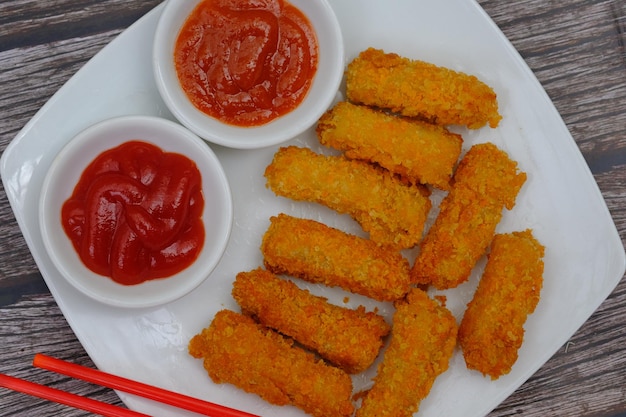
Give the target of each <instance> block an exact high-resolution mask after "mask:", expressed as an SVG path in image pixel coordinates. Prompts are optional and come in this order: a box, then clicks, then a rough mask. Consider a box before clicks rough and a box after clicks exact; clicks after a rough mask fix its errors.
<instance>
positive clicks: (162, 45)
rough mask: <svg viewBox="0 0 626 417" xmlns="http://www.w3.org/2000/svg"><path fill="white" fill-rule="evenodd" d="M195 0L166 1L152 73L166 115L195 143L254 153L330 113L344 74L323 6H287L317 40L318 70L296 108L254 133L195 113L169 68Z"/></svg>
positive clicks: (297, 0) (300, 1) (331, 20)
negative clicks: (190, 133)
mask: <svg viewBox="0 0 626 417" xmlns="http://www.w3.org/2000/svg"><path fill="white" fill-rule="evenodd" d="M200 1H201V0H168V2H167V4H166V5H165V8H164V9H163V14H162V15H161V17H160V20H159V23H158V25H157V29H156V34H155V38H154V47H153V68H154V76H155V80H156V84H157V87H158V90H159V92H160V94H161V97H162V98H163V100H164V101H165V104H166V105H167V107H168V108H169V110H170V111H171V112H172V114H173V115H174V116H175V117H176V118H177V119H178V120H179V121H180V122H181V123H182V124H183V125H185V126H186V127H188V128H189V129H190V130H192V131H193V132H195V133H196V134H197V135H199V136H200V137H201V138H203V139H205V140H207V141H209V142H213V143H216V144H219V145H223V146H227V147H230V148H237V149H256V148H263V147H267V146H271V145H276V144H279V143H282V142H285V141H287V140H289V139H292V138H294V137H296V136H298V135H299V134H300V133H302V132H304V131H305V130H307V129H308V128H310V127H311V126H313V125H314V124H315V123H316V122H317V120H318V119H319V118H320V116H321V115H322V114H323V113H324V111H326V110H327V109H328V107H330V105H331V104H332V102H333V100H334V99H335V97H336V95H337V91H338V89H339V85H340V83H341V79H342V77H343V73H344V62H345V59H344V46H343V37H342V34H341V29H340V27H339V22H338V20H337V18H336V16H335V14H334V12H333V10H332V8H331V7H330V5H329V4H328V2H327V1H326V0H314V1H312V0H290V3H291V4H292V5H294V6H296V7H297V8H299V9H300V10H301V11H302V12H303V13H304V14H305V15H306V16H307V17H308V18H309V21H310V22H311V24H312V25H313V28H314V30H315V32H316V34H317V40H318V46H319V61H318V68H317V72H316V75H315V78H314V80H313V84H312V86H311V88H310V90H309V92H308V94H307V96H306V97H305V99H304V100H303V102H302V103H300V105H299V106H298V107H297V108H296V109H295V110H293V111H291V112H290V113H287V114H285V115H283V116H282V117H279V118H277V119H274V120H273V121H271V122H269V123H267V124H265V125H261V126H255V127H237V126H233V125H228V124H225V123H222V122H220V121H218V120H217V119H214V118H212V117H210V116H208V115H206V114H205V113H203V112H202V111H200V110H198V109H197V108H196V107H194V105H193V104H192V103H191V101H189V99H188V98H187V96H186V95H185V92H184V91H183V89H182V87H181V86H180V83H179V81H178V77H177V75H176V69H175V67H174V58H173V57H174V45H175V42H176V39H177V37H178V34H179V32H180V29H181V27H182V25H183V24H184V22H185V21H186V19H187V17H188V15H189V14H190V13H191V12H192V10H193V9H194V8H195V7H196V5H197V4H198V3H199V2H200Z"/></svg>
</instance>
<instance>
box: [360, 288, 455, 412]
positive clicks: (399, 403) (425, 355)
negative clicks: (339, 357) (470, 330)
mask: <svg viewBox="0 0 626 417" xmlns="http://www.w3.org/2000/svg"><path fill="white" fill-rule="evenodd" d="M395 304H396V311H395V313H394V315H393V324H392V326H393V327H392V330H391V341H390V343H389V347H388V348H387V350H386V351H385V353H384V357H383V360H382V362H381V364H380V365H379V367H378V373H377V374H376V376H375V377H374V386H373V387H372V388H371V389H370V390H369V391H368V392H367V393H366V394H365V397H364V398H363V403H362V406H361V407H360V408H359V409H358V410H357V412H356V417H411V416H412V415H413V413H415V412H417V410H418V408H419V405H420V402H421V401H422V400H423V399H424V398H426V396H427V395H428V394H429V392H430V389H431V388H432V385H433V383H434V382H435V379H436V378H437V376H439V375H440V374H442V373H443V372H445V371H446V370H447V369H448V365H449V362H450V358H451V357H452V354H453V353H454V347H455V344H456V337H457V325H456V320H455V318H454V316H453V315H452V313H450V311H449V310H448V309H447V308H445V307H443V306H441V305H440V304H439V303H438V302H436V301H435V300H432V299H431V298H429V297H428V295H427V294H426V293H425V292H424V291H422V290H420V289H417V288H413V289H412V290H411V291H410V292H409V293H408V295H407V297H406V299H405V300H402V301H397V302H396V303H395Z"/></svg>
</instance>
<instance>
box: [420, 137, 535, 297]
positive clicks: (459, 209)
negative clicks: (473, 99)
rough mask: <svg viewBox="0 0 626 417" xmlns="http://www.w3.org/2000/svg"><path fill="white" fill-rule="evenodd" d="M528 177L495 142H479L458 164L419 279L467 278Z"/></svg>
mask: <svg viewBox="0 0 626 417" xmlns="http://www.w3.org/2000/svg"><path fill="white" fill-rule="evenodd" d="M525 181H526V174H525V173H523V172H518V169H517V163H516V162H515V161H513V160H511V159H509V157H508V155H507V154H506V153H505V152H504V151H502V150H500V149H498V148H497V147H496V146H495V145H494V144H492V143H484V144H479V145H474V146H473V147H472V148H470V150H469V151H468V152H467V154H466V155H465V156H464V157H463V159H462V160H461V162H460V163H459V167H458V168H457V171H456V173H455V174H454V178H453V185H452V189H451V191H450V193H449V194H448V195H447V196H446V197H445V198H444V199H443V201H442V202H441V204H440V206H439V207H440V212H439V215H438V216H437V218H436V219H435V223H434V224H433V225H432V226H431V228H430V229H429V231H428V233H427V234H426V236H425V237H424V240H423V241H422V243H421V245H420V253H419V254H418V255H417V258H416V260H415V263H414V264H413V268H412V269H411V280H412V282H413V283H415V284H426V285H434V286H435V287H436V288H437V289H447V288H454V287H456V286H458V285H459V284H461V283H462V282H464V281H466V280H467V279H468V278H469V276H470V273H471V271H472V268H474V266H475V264H476V262H477V261H478V259H480V257H481V256H482V255H483V254H484V253H485V251H486V249H487V248H488V247H489V244H490V243H491V240H492V239H493V236H494V234H495V230H496V226H497V225H498V223H499V222H500V220H501V218H502V211H503V208H504V207H506V208H507V209H509V210H510V209H512V208H513V206H514V205H515V199H516V197H517V194H518V192H519V190H520V188H521V187H522V185H523V184H524V182H525Z"/></svg>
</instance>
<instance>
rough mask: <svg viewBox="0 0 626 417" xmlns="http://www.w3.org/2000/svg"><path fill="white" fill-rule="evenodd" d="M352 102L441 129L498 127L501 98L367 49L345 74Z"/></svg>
mask: <svg viewBox="0 0 626 417" xmlns="http://www.w3.org/2000/svg"><path fill="white" fill-rule="evenodd" d="M346 93H347V98H348V100H350V101H352V102H355V103H360V104H366V105H370V106H375V107H380V108H385V109H390V110H391V111H393V112H397V113H400V114H402V115H403V116H408V117H418V118H421V119H424V120H427V121H429V122H431V123H436V124H439V125H465V126H467V127H469V128H470V129H476V128H480V127H482V126H484V125H485V124H487V123H489V126H491V127H496V126H497V125H498V123H499V122H500V120H501V119H502V116H500V114H499V113H498V102H497V98H496V93H495V92H494V91H493V89H492V88H491V87H489V86H488V85H487V84H485V83H483V82H482V81H480V80H479V79H478V78H476V77H475V76H473V75H468V74H465V73H462V72H457V71H453V70H451V69H448V68H444V67H440V66H436V65H433V64H430V63H427V62H423V61H418V60H411V59H408V58H404V57H401V56H400V55H397V54H394V53H385V52H384V51H382V50H380V49H374V48H368V49H366V50H365V51H362V52H361V53H360V54H359V55H358V57H357V58H355V59H354V60H353V61H352V62H350V64H348V68H347V71H346Z"/></svg>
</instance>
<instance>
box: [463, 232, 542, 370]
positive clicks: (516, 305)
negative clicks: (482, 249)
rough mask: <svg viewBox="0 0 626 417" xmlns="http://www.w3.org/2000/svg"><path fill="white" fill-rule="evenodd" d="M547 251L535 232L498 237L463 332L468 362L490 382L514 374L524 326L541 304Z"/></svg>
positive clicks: (468, 312) (494, 241) (493, 243)
mask: <svg viewBox="0 0 626 417" xmlns="http://www.w3.org/2000/svg"><path fill="white" fill-rule="evenodd" d="M543 255H544V247H543V246H542V245H541V244H540V243H539V242H538V241H537V240H536V239H535V238H534V236H533V234H532V231H531V230H525V231H523V232H513V233H508V234H498V235H496V236H495V237H494V239H493V242H492V244H491V252H490V253H489V255H488V256H489V258H488V262H487V265H486V267H485V272H484V274H483V276H482V278H481V280H480V283H479V284H478V288H477V289H476V292H475V293H474V297H473V299H472V301H470V302H469V304H468V305H467V310H466V311H465V314H464V316H463V319H462V321H461V325H460V327H459V344H460V346H461V348H462V349H463V356H464V357H465V363H466V364H467V367H468V368H470V369H475V370H477V371H480V372H482V373H483V374H485V375H489V376H491V379H497V378H499V377H500V376H502V375H504V374H507V373H509V371H510V370H511V367H512V366H513V364H514V363H515V362H516V361H517V357H518V350H519V348H520V346H521V345H522V341H523V339H524V327H523V326H524V323H525V322H526V319H527V318H528V315H529V314H531V313H532V312H533V311H534V310H535V308H536V306H537V304H538V303H539V296H540V292H541V287H542V286H543V259H542V258H543Z"/></svg>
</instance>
